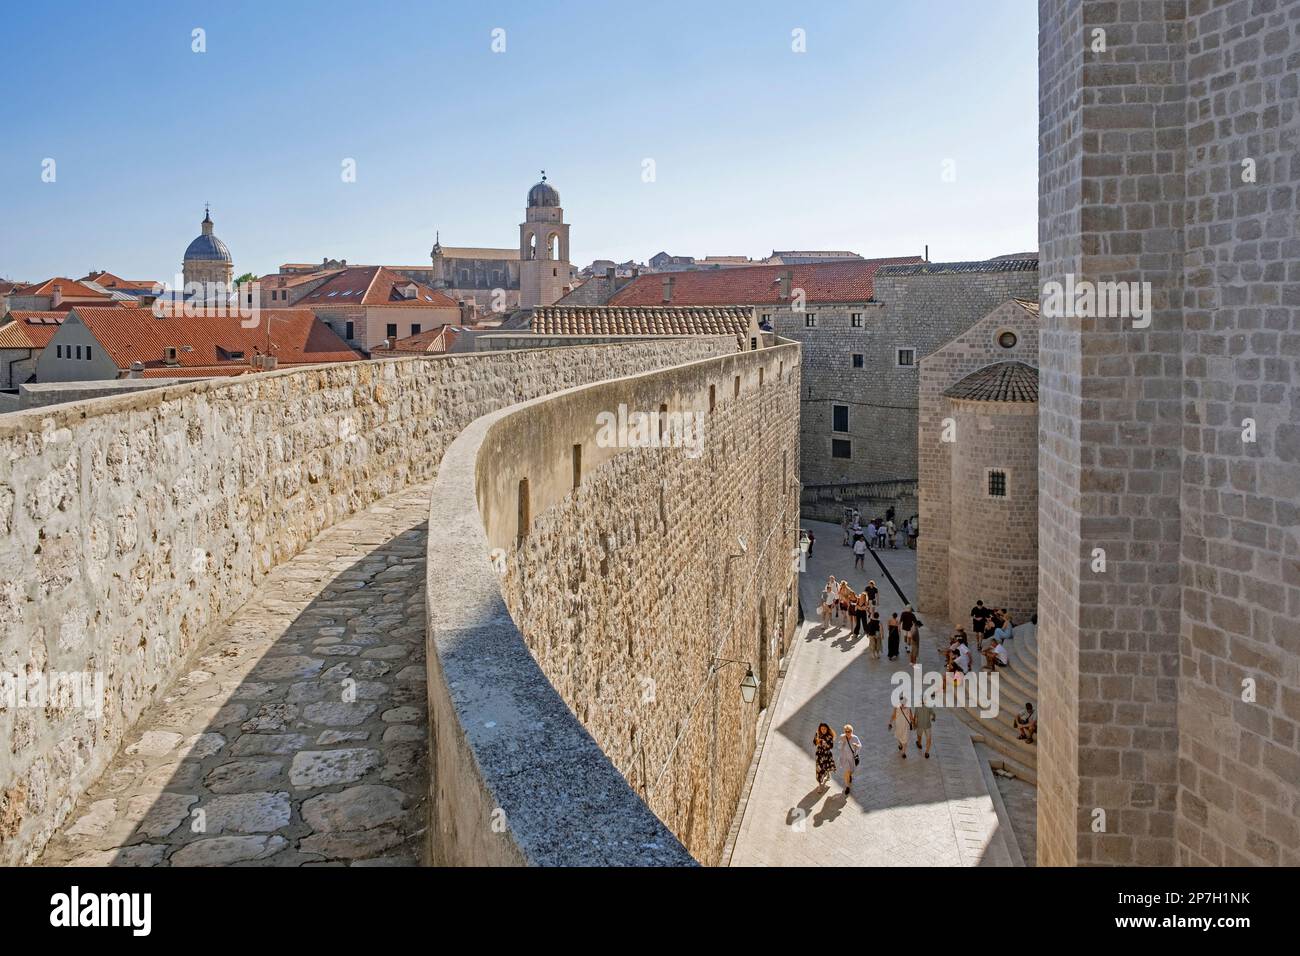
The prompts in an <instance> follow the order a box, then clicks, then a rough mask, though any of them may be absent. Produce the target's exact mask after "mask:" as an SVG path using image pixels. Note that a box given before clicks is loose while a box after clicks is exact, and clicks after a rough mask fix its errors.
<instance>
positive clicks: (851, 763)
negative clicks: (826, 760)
mask: <svg viewBox="0 0 1300 956" xmlns="http://www.w3.org/2000/svg"><path fill="white" fill-rule="evenodd" d="M861 749H862V741H861V740H859V739H858V738H857V735H855V734H854V733H853V725H852V724H845V725H844V733H843V735H841V737H840V753H839V758H840V759H839V762H840V766H842V767H843V768H844V792H845V793H846V794H847V793H848V792H849V791H850V790H851V789H853V768H854V767H856V766H857V765H858V752H859V751H860V750H861Z"/></svg>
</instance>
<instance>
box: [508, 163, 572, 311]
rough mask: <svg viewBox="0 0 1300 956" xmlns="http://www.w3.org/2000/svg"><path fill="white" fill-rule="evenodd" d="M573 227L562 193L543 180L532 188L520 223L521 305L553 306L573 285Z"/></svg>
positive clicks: (543, 174)
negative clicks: (571, 268)
mask: <svg viewBox="0 0 1300 956" xmlns="http://www.w3.org/2000/svg"><path fill="white" fill-rule="evenodd" d="M569 275H570V267H569V226H568V224H567V223H566V222H565V221H564V210H563V209H561V208H560V193H559V191H558V190H556V188H555V187H554V186H552V185H551V184H550V183H549V182H547V180H546V170H542V179H541V181H540V182H538V183H537V184H536V185H535V186H533V188H532V189H530V190H528V209H527V210H526V211H525V213H524V221H523V222H522V223H520V224H519V305H520V306H521V307H522V308H525V309H527V308H532V307H533V306H538V305H550V304H552V303H553V302H555V301H556V300H557V299H559V298H560V297H561V296H563V295H564V292H565V287H566V286H567V285H568V284H569Z"/></svg>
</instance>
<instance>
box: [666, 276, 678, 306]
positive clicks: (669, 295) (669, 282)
mask: <svg viewBox="0 0 1300 956" xmlns="http://www.w3.org/2000/svg"><path fill="white" fill-rule="evenodd" d="M676 281H677V280H676V279H674V278H673V277H672V276H664V301H665V302H671V301H673V283H675V282H676Z"/></svg>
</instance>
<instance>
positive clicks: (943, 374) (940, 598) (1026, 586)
mask: <svg viewBox="0 0 1300 956" xmlns="http://www.w3.org/2000/svg"><path fill="white" fill-rule="evenodd" d="M1004 332H1011V333H1012V334H1014V336H1015V344H1014V345H1012V346H1010V347H1004V346H1003V345H1001V344H999V336H1000V335H1001V334H1002V333H1004ZM1004 361H1019V362H1024V363H1026V364H1027V365H1033V366H1036V365H1037V364H1038V316H1037V314H1036V313H1035V312H1034V311H1033V310H1032V309H1026V308H1025V307H1024V306H1022V305H1020V304H1019V303H1018V302H1016V301H1015V300H1010V301H1008V302H1004V303H1002V304H1001V305H999V306H998V307H997V308H995V309H993V310H992V311H991V312H989V314H988V315H986V316H984V318H982V319H980V320H979V321H978V322H976V323H975V324H974V325H973V326H971V328H970V329H968V330H967V331H965V332H963V333H962V334H961V335H959V336H958V337H957V338H955V339H953V340H952V341H951V342H949V343H948V344H947V345H945V346H944V347H943V348H941V349H939V350H938V351H935V352H932V353H931V354H930V355H928V356H926V358H925V359H924V361H922V362H921V385H920V396H921V410H920V425H919V429H918V433H917V453H918V459H919V467H920V486H919V488H920V490H919V497H920V515H921V535H920V538H919V539H918V541H917V559H916V560H917V582H916V590H917V594H916V599H917V602H918V607H919V608H920V610H921V611H923V612H925V613H930V614H938V615H940V616H942V617H944V618H946V619H948V620H950V621H962V620H965V618H966V615H967V612H968V611H969V610H970V608H971V606H972V605H973V604H974V603H975V601H976V600H977V599H982V600H983V601H984V603H985V604H988V605H989V606H991V607H1005V608H1007V609H1008V610H1009V611H1010V612H1011V613H1012V615H1013V616H1014V617H1015V618H1016V620H1017V621H1020V622H1023V621H1025V620H1026V619H1027V618H1028V615H1029V614H1030V613H1032V612H1033V611H1034V610H1035V609H1036V608H1037V606H1038V434H1037V426H1038V406H1037V405H1036V404H1032V403H1031V404H1029V405H1028V406H1027V407H1025V408H1016V407H1014V406H1011V405H1008V404H1006V403H992V402H961V401H959V400H955V399H950V398H948V397H947V396H945V395H944V391H945V390H946V389H947V388H949V387H950V386H952V385H953V384H955V383H956V382H958V381H960V380H961V379H963V378H965V377H966V376H967V375H969V374H970V373H972V372H975V371H977V370H978V369H981V368H984V367H985V366H988V365H992V364H994V363H996V362H1004ZM958 406H960V407H961V409H962V410H963V414H962V415H961V416H960V420H958V415H957V414H956V412H957V408H958ZM947 419H952V420H953V421H952V424H953V426H954V428H953V433H952V438H953V440H952V441H950V442H949V441H944V440H943V438H944V434H945V432H944V429H945V420H947ZM987 468H1003V469H1005V470H1008V471H1009V473H1010V487H1009V489H1008V491H1009V495H1008V497H1007V499H1006V500H1005V501H996V500H991V499H989V497H988V496H987V494H986V490H987V482H986V480H985V475H984V472H985V469H987ZM958 521H960V522H962V523H963V524H964V528H963V529H960V530H958V531H954V524H955V523H956V522H958ZM954 549H955V551H956V554H957V555H958V556H959V557H958V558H957V563H958V564H960V565H962V566H963V567H964V568H965V569H966V573H965V575H964V578H963V580H961V581H960V582H953V581H951V579H950V573H949V572H950V566H951V564H952V562H953V558H954V554H953V552H954Z"/></svg>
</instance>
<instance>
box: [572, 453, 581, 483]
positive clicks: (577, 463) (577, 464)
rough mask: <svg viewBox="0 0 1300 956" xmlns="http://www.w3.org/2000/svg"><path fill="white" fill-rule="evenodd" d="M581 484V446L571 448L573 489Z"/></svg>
mask: <svg viewBox="0 0 1300 956" xmlns="http://www.w3.org/2000/svg"><path fill="white" fill-rule="evenodd" d="M581 484H582V445H580V444H578V445H574V446H573V487H574V488H577V487H578V486H579V485H581Z"/></svg>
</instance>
